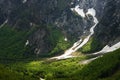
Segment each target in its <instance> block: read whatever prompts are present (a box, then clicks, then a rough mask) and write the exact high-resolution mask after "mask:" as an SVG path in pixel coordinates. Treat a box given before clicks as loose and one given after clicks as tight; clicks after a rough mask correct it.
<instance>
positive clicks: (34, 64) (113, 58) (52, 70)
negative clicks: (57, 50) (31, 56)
mask: <svg viewBox="0 0 120 80" xmlns="http://www.w3.org/2000/svg"><path fill="white" fill-rule="evenodd" d="M85 58H86V57H85V56H81V57H78V58H73V59H66V60H60V61H54V60H46V59H43V60H37V61H24V62H15V63H10V64H7V65H6V66H5V68H8V69H10V70H13V71H16V72H18V73H20V74H23V75H25V76H29V77H31V78H36V79H38V78H40V77H42V78H45V79H46V80H119V79H120V77H119V75H120V73H119V72H120V49H119V50H117V51H114V52H111V53H109V54H105V55H104V56H103V57H101V58H98V59H96V60H94V61H93V62H91V63H89V64H87V65H83V64H80V61H81V60H84V59H85Z"/></svg>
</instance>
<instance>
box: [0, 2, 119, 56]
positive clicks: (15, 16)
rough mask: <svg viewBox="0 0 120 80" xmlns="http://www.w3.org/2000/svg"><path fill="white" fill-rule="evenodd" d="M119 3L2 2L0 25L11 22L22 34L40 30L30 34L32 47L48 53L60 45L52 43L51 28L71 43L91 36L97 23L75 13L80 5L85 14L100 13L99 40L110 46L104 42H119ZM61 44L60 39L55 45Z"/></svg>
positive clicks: (97, 34) (35, 50) (36, 51)
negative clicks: (90, 32)
mask: <svg viewBox="0 0 120 80" xmlns="http://www.w3.org/2000/svg"><path fill="white" fill-rule="evenodd" d="M119 4H120V1H117V0H27V1H23V0H19V1H18V0H1V1H0V24H2V23H3V22H4V21H5V20H7V19H8V23H7V24H8V25H9V26H10V27H11V28H15V29H17V30H20V31H26V30H27V31H29V30H31V29H32V28H37V29H36V30H35V31H34V32H33V33H32V34H31V35H29V37H28V39H29V41H30V43H29V44H30V46H32V49H33V50H34V52H35V53H37V54H39V53H47V52H50V51H51V50H52V49H53V48H54V47H55V46H56V45H54V47H53V46H52V43H53V42H51V40H50V41H48V38H49V37H48V36H50V34H53V33H51V32H50V30H49V29H48V26H51V25H52V26H53V27H54V29H55V30H56V29H57V30H60V32H61V34H62V35H63V37H67V39H68V41H72V39H75V40H78V39H79V38H80V37H82V36H86V35H88V34H89V29H90V27H91V26H92V25H93V24H94V23H93V21H92V19H91V18H90V16H89V17H85V18H82V17H81V16H79V15H78V14H77V13H75V12H74V11H72V10H71V8H73V7H75V6H76V5H79V6H80V7H79V8H81V9H83V10H84V12H87V10H88V9H89V8H94V9H95V10H96V12H97V18H98V20H99V21H100V22H99V24H98V25H97V28H96V31H95V32H96V34H95V37H97V38H98V39H100V41H101V43H103V44H107V43H105V42H104V41H106V42H109V43H112V42H111V41H115V42H116V41H119V34H120V25H119V23H120V20H119V19H120V15H119V12H120V10H119V8H120V7H119ZM6 5H7V6H6ZM52 29H53V28H52ZM114 32H115V33H114ZM57 42H58V41H57V40H56V42H55V43H57Z"/></svg>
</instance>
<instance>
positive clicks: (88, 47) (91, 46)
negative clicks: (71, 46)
mask: <svg viewBox="0 0 120 80" xmlns="http://www.w3.org/2000/svg"><path fill="white" fill-rule="evenodd" d="M101 48H102V45H101V44H100V42H99V40H97V39H95V38H93V37H92V38H90V40H89V41H88V43H87V44H85V45H84V46H83V47H82V48H81V49H80V50H79V51H81V52H83V53H92V52H95V51H98V50H100V49H101Z"/></svg>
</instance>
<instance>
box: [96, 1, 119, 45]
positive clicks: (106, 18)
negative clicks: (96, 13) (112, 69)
mask: <svg viewBox="0 0 120 80" xmlns="http://www.w3.org/2000/svg"><path fill="white" fill-rule="evenodd" d="M106 2H107V3H106V6H105V9H104V12H103V16H102V18H101V20H100V22H99V24H98V25H97V27H96V29H95V32H96V33H95V37H97V38H98V39H99V40H100V42H101V43H102V44H104V45H105V44H109V45H113V44H115V43H117V42H119V41H120V14H119V13H120V10H119V9H120V1H118V0H106Z"/></svg>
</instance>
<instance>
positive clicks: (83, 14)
mask: <svg viewBox="0 0 120 80" xmlns="http://www.w3.org/2000/svg"><path fill="white" fill-rule="evenodd" d="M71 10H72V11H75V12H77V13H78V14H79V15H80V16H81V17H83V18H84V17H85V13H84V11H83V9H80V6H79V5H77V6H75V8H71Z"/></svg>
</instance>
